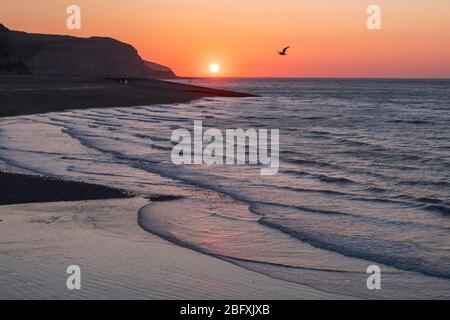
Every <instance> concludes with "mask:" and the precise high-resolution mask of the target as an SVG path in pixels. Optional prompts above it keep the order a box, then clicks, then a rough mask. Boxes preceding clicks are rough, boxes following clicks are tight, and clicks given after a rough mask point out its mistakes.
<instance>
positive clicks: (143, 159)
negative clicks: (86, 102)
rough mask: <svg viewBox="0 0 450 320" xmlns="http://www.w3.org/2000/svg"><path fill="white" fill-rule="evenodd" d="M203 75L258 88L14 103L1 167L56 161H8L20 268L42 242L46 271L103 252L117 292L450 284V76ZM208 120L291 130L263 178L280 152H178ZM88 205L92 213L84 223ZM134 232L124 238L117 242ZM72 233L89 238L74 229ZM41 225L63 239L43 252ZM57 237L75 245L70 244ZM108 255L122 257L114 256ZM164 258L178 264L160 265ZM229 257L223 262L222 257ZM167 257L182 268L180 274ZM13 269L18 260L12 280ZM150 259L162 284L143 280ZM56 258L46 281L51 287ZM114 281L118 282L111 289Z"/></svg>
mask: <svg viewBox="0 0 450 320" xmlns="http://www.w3.org/2000/svg"><path fill="white" fill-rule="evenodd" d="M179 81H189V80H179ZM190 82H192V83H194V84H196V86H195V87H191V86H188V85H187V87H184V85H182V84H177V85H176V86H178V88H189V90H191V89H192V90H203V89H198V88H201V87H211V86H213V87H216V88H223V89H226V90H229V91H225V92H228V93H229V92H234V91H237V92H241V91H243V92H250V93H252V94H253V96H245V97H233V96H223V95H219V96H217V97H216V96H211V95H208V96H201V95H200V96H199V98H198V99H194V100H191V99H189V100H188V101H184V102H175V103H171V102H165V103H158V102H156V103H154V104H152V103H149V104H146V105H136V106H128V107H127V106H122V105H121V106H120V107H119V106H118V107H110V108H103V107H101V106H100V107H99V108H81V109H76V108H75V109H73V108H70V109H64V108H63V110H61V111H54V112H48V113H40V114H24V115H17V116H13V117H3V118H1V119H0V160H1V161H3V165H1V166H0V167H3V168H4V170H3V171H7V172H16V173H21V174H22V175H30V174H31V175H38V176H41V178H35V179H39V180H35V179H32V180H30V178H29V177H24V176H11V175H4V177H5V179H6V180H5V181H6V182H5V183H3V185H2V188H3V189H4V190H5V191H4V192H2V194H5V193H6V194H7V196H6V197H5V196H3V198H4V199H6V200H8V202H4V204H8V206H2V215H1V217H0V219H1V220H3V222H1V224H2V228H4V229H2V230H5V232H2V233H1V234H2V236H3V235H5V236H4V237H5V240H3V239H2V241H3V244H4V245H3V246H2V248H3V247H4V248H5V249H4V250H5V252H6V253H5V257H4V258H3V260H4V261H9V260H8V259H13V260H11V261H12V262H11V263H10V264H9V267H8V270H10V269H11V268H13V267H12V266H13V265H14V263H17V265H20V264H21V260H20V259H25V258H26V257H27V254H28V253H30V255H29V256H30V257H31V258H32V259H31V261H36V263H38V262H37V261H38V259H37V258H36V259H35V257H34V254H36V255H37V256H42V257H44V258H45V259H44V262H43V266H42V268H41V270H44V271H43V272H44V273H45V272H47V271H45V270H47V269H51V270H53V268H58V270H61V269H62V270H63V274H62V275H61V277H66V274H65V273H64V270H65V269H64V268H63V267H62V266H61V265H60V264H58V263H59V261H62V260H64V259H66V258H67V259H66V260H64V263H65V264H68V263H70V262H69V260H76V261H80V260H81V261H82V262H80V263H77V262H72V263H73V264H74V265H79V266H80V267H81V268H82V270H84V269H83V267H82V265H83V264H85V265H86V266H87V272H88V273H89V270H92V269H94V271H93V272H94V276H91V277H94V278H96V279H97V278H98V279H100V283H98V286H99V287H106V288H108V290H109V289H110V284H105V283H109V282H108V281H113V282H115V283H122V282H119V278H123V279H126V280H124V281H125V282H124V283H122V284H121V285H123V286H127V288H128V289H127V290H128V291H127V293H123V294H119V293H117V295H115V296H114V297H119V296H120V297H121V298H123V299H127V298H133V297H136V295H142V297H145V298H157V295H158V294H161V295H162V296H164V297H173V298H177V299H178V298H188V299H190V298H205V297H206V296H207V295H208V294H210V295H211V297H214V298H216V297H217V298H218V297H222V298H224V299H225V298H226V299H228V298H229V297H231V296H232V295H236V298H244V297H249V298H269V299H278V298H280V297H283V298H286V299H302V298H306V299H309V298H314V297H320V298H339V297H344V298H359V299H447V298H448V294H449V292H450V282H449V280H448V279H449V273H448V268H447V266H448V261H449V260H448V259H449V257H448V248H447V244H448V241H449V236H448V230H449V228H450V225H449V220H448V212H449V211H448V210H449V209H448V208H449V207H450V203H449V201H448V199H449V196H448V170H446V168H448V160H447V159H448V150H449V148H448V139H436V138H435V137H436V136H439V137H440V136H442V137H445V136H446V130H447V129H448V119H449V113H448V110H447V109H446V108H442V106H443V105H446V104H448V101H449V100H448V99H449V96H450V95H449V92H448V89H447V88H448V81H446V80H445V81H444V80H441V81H439V80H377V79H368V80H351V79H337V80H336V79H213V80H211V79H198V80H193V79H191V80H190ZM165 85H167V86H169V87H170V86H172V83H167V84H165ZM179 86H181V87H179ZM194 88H195V89H194ZM208 90H209V89H208ZM150 92H151V90H150ZM170 92H172V91H171V90H168V91H166V93H170ZM177 92H178V91H177V90H175V91H174V92H172V94H177ZM220 92H224V91H220ZM373 92H376V93H377V95H376V98H374V97H373V95H374V93H373ZM367 97H371V99H370V100H367ZM393 97H394V98H393ZM436 97H439V98H436ZM384 99H391V100H389V102H388V103H385V102H383V101H385V100H384ZM169 101H170V100H169ZM386 101H387V100H386ZM30 110H31V109H30ZM368 115H370V116H368ZM197 120H202V123H203V128H204V129H205V130H207V129H218V130H220V131H221V132H224V131H223V130H226V129H228V128H257V129H259V128H267V129H274V128H275V129H276V128H278V129H280V154H279V158H280V161H279V171H278V173H277V174H276V175H273V176H263V175H261V170H260V169H261V167H262V166H260V165H250V164H248V165H220V164H215V165H206V164H204V165H195V164H194V165H175V164H174V163H173V161H172V159H171V153H172V150H173V146H174V144H173V142H172V141H171V136H172V133H173V132H174V130H177V129H185V130H187V131H188V132H191V131H192V128H193V125H194V123H195V121H197ZM380 124H382V125H380ZM406 132H407V133H408V134H405V133H406ZM412 141H414V143H412ZM42 177H47V178H42ZM49 177H50V178H51V180H48V178H49ZM11 179H15V180H17V181H15V182H14V183H13V181H12V180H11ZM41 179H45V180H41ZM68 180H69V181H71V182H70V183H68V182H67V181H68ZM8 188H9V189H8ZM17 190H19V191H21V192H17ZM60 190H62V191H61V192H59V191H60ZM80 190H84V191H83V192H81V191H80ZM86 190H89V191H86ZM21 193H22V194H21ZM30 194H32V195H33V196H30ZM130 197H131V198H130ZM15 199H16V200H15ZM6 200H5V201H6ZM36 201H37V202H40V203H39V204H36V203H35V202H36ZM48 201H52V202H48ZM61 201H63V202H61ZM64 201H66V202H64ZM30 202H31V203H30ZM112 204H113V205H112ZM122 204H124V206H123V210H122V209H120V208H121V206H122ZM19 207H20V210H21V213H18V211H17V210H16V209H17V208H19ZM116 207H117V209H116ZM116 210H117V212H116ZM105 211H107V212H108V213H107V214H106V213H105ZM25 212H26V213H25ZM33 212H36V216H33ZM115 212H116V213H115ZM120 212H121V213H120ZM11 213H12V214H11ZM30 213H31V214H30ZM41 213H42V216H41ZM105 215H106V216H107V217H108V219H107V223H106V226H105V227H101V228H102V229H105V228H107V230H108V232H107V236H106V237H105V238H99V237H97V236H98V235H97V234H96V233H95V231H98V229H96V228H98V227H99V226H100V225H104V224H103V223H104V217H106V216H105ZM15 216H17V217H19V220H17V221H15V220H14V219H12V218H11V217H15ZM84 216H85V217H86V218H82V217H84ZM125 216H126V217H128V219H129V220H123V219H124V217H125ZM20 217H22V218H23V219H25V220H20V219H22V218H20ZM78 217H79V218H80V219H79V220H77V222H76V224H73V223H72V222H70V221H71V220H73V219H77V218H78ZM26 219H29V220H26ZM33 219H34V220H33ZM83 219H84V220H83ZM31 220H33V221H38V223H35V222H30V221H31ZM20 227H24V228H26V230H25V229H20ZM43 228H44V229H43ZM47 228H49V229H47ZM80 228H81V229H82V230H81V229H80ZM129 228H131V229H129ZM44 230H47V231H48V232H46V231H44ZM127 230H130V232H128V231H127ZM93 231H94V232H93ZM110 231H111V232H112V234H113V235H114V236H113V235H112V234H111V233H110ZM102 234H103V233H102ZM117 234H119V235H121V237H122V238H123V239H122V240H124V241H120V242H119V241H118V242H117V243H116V242H114V243H112V244H113V245H111V246H110V245H109V244H108V243H109V241H112V240H111V239H110V238H114V239H115V240H114V241H116V240H117V239H116V238H117V237H116V235H117ZM6 235H8V238H7V237H6ZM28 235H29V236H30V237H31V238H32V239H33V240H29V238H27V237H28ZM70 235H74V236H76V238H77V239H76V240H73V241H72V240H71V241H70V242H66V240H67V237H70ZM140 235H142V236H144V235H145V236H144V238H141V237H140ZM49 237H55V238H49ZM21 238H23V239H24V241H22V242H21V241H20V239H21ZM136 239H137V241H134V240H136ZM40 240H43V241H44V245H43V247H45V248H48V249H42V250H40V251H36V252H35V251H34V246H33V244H35V243H38V242H39V241H40ZM53 241H55V242H53ZM49 243H50V245H47V244H49ZM56 243H61V245H62V246H63V248H64V250H63V251H64V252H70V253H69V254H65V253H64V252H62V251H58V250H56V249H55V248H57V245H56ZM159 243H161V244H164V246H159ZM74 244H75V247H74V246H73V245H74ZM157 244H158V245H157ZM19 245H22V247H19V249H18V250H16V249H15V248H18V246H19ZM76 248H83V249H82V250H81V251H80V250H78V249H76ZM53 249H55V250H53ZM147 249H148V250H149V251H151V252H152V253H151V256H149V253H148V252H147V251H146V250H147ZM73 250H75V251H73ZM32 252H34V253H33V254H31V253H32ZM103 253H105V254H108V259H110V260H111V262H109V260H107V259H106V258H105V259H99V258H100V257H102V255H103ZM135 253H136V254H135ZM109 254H110V255H111V256H109ZM165 257H167V259H166V258H165ZM169 257H170V259H172V260H170V259H169ZM19 258H20V259H19ZM61 259H62V260H61ZM157 261H159V262H161V264H157V265H154V264H152V263H153V262H157ZM159 262H158V263H159ZM197 262H201V263H202V264H203V263H204V264H205V266H206V267H200V266H198V265H197V264H196V263H197ZM213 262H214V263H216V264H217V265H215V266H217V267H210V263H213ZM33 263H34V262H33ZM110 263H111V265H110ZM171 263H172V264H171ZM128 264H130V266H129V267H128V266H127V265H128ZM4 265H5V266H6V265H7V264H6V263H5V264H4ZM118 265H121V267H120V268H119V267H118ZM162 265H164V266H167V265H171V266H172V267H173V268H172V267H171V268H170V270H169V271H167V272H166V273H164V276H162V275H161V273H160V271H158V270H160V269H161V268H163V267H162ZM373 266H376V267H378V268H380V270H381V275H382V277H381V279H382V280H381V288H382V289H380V290H371V289H370V288H369V287H368V286H367V280H368V277H369V276H370V274H368V271H367V270H370V268H372V267H373ZM66 267H67V266H66ZM96 267H98V268H99V269H96ZM122 268H123V269H122ZM126 268H128V269H126ZM100 269H102V270H107V271H106V272H107V275H106V276H102V275H100V273H101V272H100V271H99V270H100ZM125 269H126V270H132V271H130V272H129V273H127V272H126V270H125ZM225 269H226V270H228V271H224V270H225ZM8 270H6V273H3V274H6V275H7V276H6V280H7V282H8V286H11V285H12V284H11V283H14V281H13V278H12V277H13V276H11V272H9V271H8ZM164 270H166V269H164ZM174 270H178V273H179V274H180V275H181V276H182V277H185V278H186V279H188V278H194V279H197V275H198V277H199V278H198V279H199V280H198V282H201V280H200V278H201V275H205V276H206V277H207V279H208V280H206V284H204V285H207V286H211V287H213V288H220V287H221V286H222V285H223V284H224V283H225V284H226V286H227V287H226V288H225V289H223V290H222V289H217V290H216V291H214V290H212V289H211V290H212V291H209V289H203V288H200V289H199V287H196V286H195V285H192V284H191V283H190V282H189V281H187V280H186V281H187V282H183V281H182V280H180V279H178V278H177V277H178V274H172V273H174ZM189 270H190V271H189ZM233 270H234V271H233ZM184 271H186V272H187V273H183V272H184ZM188 271H189V272H188ZM27 272H28V271H27ZM27 272H25V271H24V272H21V273H20V277H23V278H20V277H19V279H21V280H20V281H18V283H22V284H23V283H32V279H31V278H30V277H31V276H29V274H28V273H27ZM227 272H230V273H227ZM234 272H236V274H235V273H234ZM142 273H143V274H145V278H149V279H151V280H152V281H154V282H156V283H158V284H159V285H154V286H152V285H151V283H149V282H143V280H142V278H140V274H142ZM148 273H149V274H148ZM155 273H156V274H159V275H160V277H159V276H156V275H155ZM45 274H46V275H45V276H42V278H41V279H40V280H39V281H40V282H42V283H44V282H46V281H47V284H46V286H47V285H48V286H50V287H51V286H52V285H51V283H50V282H48V281H50V280H48V279H47V280H45V278H47V275H48V273H45ZM115 274H119V276H117V277H116V276H115ZM222 274H225V277H228V278H229V280H230V281H231V282H228V280H227V279H223V278H224V277H223V275H222ZM209 276H211V278H209ZM158 277H159V278H158ZM236 277H244V278H245V279H247V280H245V281H244V280H243V279H242V278H239V280H237V279H238V278H236ZM256 278H258V279H260V280H261V281H268V282H270V284H269V283H268V282H267V283H266V282H265V283H266V284H264V285H262V284H261V286H262V287H264V288H262V287H259V288H262V289H256V292H253V293H250V292H249V290H248V287H247V289H246V288H243V287H242V286H241V284H247V283H248V281H256V280H255V279H256ZM108 279H110V280H108ZM111 279H112V280H111ZM168 279H169V280H168ZM172 279H176V280H174V281H175V284H174V286H175V287H182V288H188V287H189V286H192V287H193V288H197V289H198V290H199V291H195V292H194V294H192V293H190V292H184V291H181V290H179V291H177V292H175V291H176V290H172V289H173V288H172V289H171V288H170V285H169V284H170V283H171V282H170V281H172ZM264 279H265V280H264ZM6 280H5V281H6ZM235 280H236V281H235ZM241 280H242V281H241ZM52 281H55V280H52ZM58 281H59V280H58ZM196 281H197V280H196ZM165 282H167V283H166V286H164V287H163V283H165ZM142 283H143V284H144V285H142ZM256 283H258V281H256ZM288 284H289V285H288ZM58 285H60V286H64V285H65V284H64V282H62V283H60V282H58ZM141 285H142V286H141ZM287 285H288V286H289V288H292V289H294V288H297V289H295V290H297V291H295V292H296V293H295V294H293V291H291V289H286V288H287V287H286V286H287ZM36 286H37V285H36ZM111 286H113V285H112V284H111ZM290 286H292V287H290ZM89 287H90V288H91V293H92V292H94V291H93V289H92V287H93V286H92V285H89ZM153 288H154V289H153ZM252 288H254V287H252ZM311 288H314V289H311ZM197 289H195V290H197ZM62 290H65V289H64V287H63V289H62ZM202 290H205V291H202ZM310 290H314V293H313V294H310V293H311V292H312V291H310ZM111 291H114V290H113V289H111ZM7 292H9V291H7ZM122 292H125V291H122ZM131 292H134V293H133V294H132V293H131ZM150 292H151V293H150ZM144 293H145V294H144ZM34 294H35V293H30V295H34ZM61 294H62V293H61ZM68 294H70V292H69V293H68ZM80 294H81V293H80ZM82 294H85V296H82V298H87V299H91V298H94V296H90V295H88V294H87V293H82ZM103 294H104V295H105V297H109V295H108V294H106V293H103V292H102V293H99V292H97V293H95V295H96V297H101V296H102V295H103ZM161 295H160V296H161ZM62 296H63V297H66V296H65V295H63V294H62Z"/></svg>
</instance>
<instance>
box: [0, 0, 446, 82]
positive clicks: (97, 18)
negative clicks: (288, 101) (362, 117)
mask: <svg viewBox="0 0 450 320" xmlns="http://www.w3.org/2000/svg"><path fill="white" fill-rule="evenodd" d="M73 4H75V5H78V6H79V7H80V8H81V29H80V30H69V29H67V27H66V20H67V17H68V15H67V14H66V9H67V7H68V6H69V5H73ZM369 5H378V6H379V7H380V9H381V30H369V29H368V28H367V25H366V21H367V19H368V17H369V14H368V13H367V12H366V10H367V8H368V6H369ZM449 17H450V1H448V0H432V1H429V0H370V1H366V0H308V1H306V0H214V1H212V0H127V1H125V0H95V1H92V0H70V1H66V0H40V1H30V0H0V23H3V24H4V25H5V26H7V27H8V28H10V29H14V30H21V31H27V32H33V33H52V34H68V35H74V36H83V37H88V36H93V35H98V36H110V37H113V38H116V39H118V40H121V41H123V42H127V43H130V44H132V45H133V46H134V47H135V48H136V49H137V50H138V52H139V54H140V55H141V56H142V57H143V58H144V59H147V60H150V61H154V62H158V63H161V64H164V65H167V66H169V67H171V68H172V69H173V70H174V71H175V72H176V73H177V74H178V75H180V76H210V75H211V72H210V70H209V67H210V65H211V64H213V63H215V64H217V65H219V66H220V71H219V72H217V74H216V75H217V76H225V77H227V76H239V77H414V78H415V77H427V78H450V18H449ZM288 45H290V46H292V48H291V49H290V50H289V51H288V55H287V56H278V55H277V53H276V51H277V50H280V49H282V48H283V47H285V46H288Z"/></svg>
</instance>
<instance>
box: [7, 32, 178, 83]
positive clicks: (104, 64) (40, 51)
mask: <svg viewBox="0 0 450 320" xmlns="http://www.w3.org/2000/svg"><path fill="white" fill-rule="evenodd" d="M0 73H29V74H34V75H51V76H87V77H133V78H175V77H176V76H175V74H174V73H173V72H172V70H170V69H169V68H167V67H164V66H161V65H158V64H156V63H151V62H150V63H149V62H146V61H144V60H142V59H141V57H140V56H139V54H138V52H137V51H136V49H135V48H134V47H132V46H131V45H129V44H126V43H123V42H120V41H118V40H115V39H112V38H105V37H91V38H78V37H72V36H61V35H45V34H31V33H26V32H19V31H11V30H8V29H7V28H6V27H4V26H3V25H1V24H0Z"/></svg>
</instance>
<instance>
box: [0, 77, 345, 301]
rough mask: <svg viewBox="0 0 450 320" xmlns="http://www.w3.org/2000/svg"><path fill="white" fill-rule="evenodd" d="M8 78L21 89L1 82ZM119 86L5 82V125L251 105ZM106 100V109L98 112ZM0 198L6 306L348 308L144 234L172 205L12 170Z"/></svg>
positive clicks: (0, 113) (148, 83)
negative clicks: (116, 110)
mask: <svg viewBox="0 0 450 320" xmlns="http://www.w3.org/2000/svg"><path fill="white" fill-rule="evenodd" d="M7 78H9V79H15V81H16V82H14V81H13V82H7V81H6V82H5V79H7ZM19 78H20V81H21V82H22V83H17V81H19ZM36 79H40V80H43V83H39V84H37V83H36V81H35V80H36ZM56 80H58V81H56ZM20 81H19V82H20ZM55 81H56V82H55ZM115 81H116V80H113V79H107V80H95V79H89V80H86V79H67V78H64V79H62V78H50V77H17V76H0V117H9V116H18V115H26V114H34V113H46V112H56V111H64V110H68V109H87V108H94V107H96V108H99V107H102V108H103V107H104V108H109V107H116V106H117V107H118V106H121V107H124V106H127V105H126V104H130V105H129V106H133V105H139V104H155V103H177V102H188V101H191V100H194V99H199V98H202V97H215V96H216V97H217V96H220V97H249V96H251V95H247V94H241V93H235V92H230V91H223V90H214V89H208V88H202V87H195V86H188V85H183V84H176V83H168V82H163V81H157V80H132V81H131V82H130V83H129V84H128V85H120V86H117V85H115ZM86 82H87V83H86ZM106 83H107V84H106ZM117 89H120V90H117ZM113 91H115V93H114V94H113V95H112V96H113V97H111V96H108V95H109V94H110V93H112V92H113ZM80 92H83V95H82V96H80V95H79V94H80ZM131 93H133V94H131ZM134 93H137V95H135V94H134ZM168 93H170V94H168ZM97 94H100V95H99V96H96V95H97ZM122 94H124V96H121V95H122ZM119 96H120V97H121V98H118V99H116V98H117V97H119ZM2 97H3V98H4V97H7V99H2ZM8 99H9V100H8ZM15 99H18V100H17V101H16V100H15ZM77 99H78V100H79V101H77ZM89 99H93V100H92V101H91V100H89ZM104 99H109V100H108V101H109V103H107V104H102V103H103V102H104V101H105V100H104ZM12 100H15V102H14V103H13V104H8V101H9V103H10V102H11V101H12ZM63 100H64V101H66V103H64V104H61V101H63ZM137 101H147V102H145V103H144V102H142V103H137ZM149 101H150V102H149ZM75 102H76V103H78V105H77V106H75V105H73V104H72V103H75ZM123 103H125V105H123ZM1 163H2V162H1V160H0V164H1ZM0 191H1V195H0V234H2V239H1V242H2V250H1V251H0V258H1V259H2V265H0V272H1V273H2V275H4V276H3V277H2V279H0V287H1V288H2V290H0V300H2V299H291V300H295V299H348V298H350V297H347V296H342V295H338V294H333V293H327V292H324V291H321V290H318V289H314V288H312V287H307V286H303V285H299V284H296V283H292V282H288V281H284V280H279V279H276V278H272V277H269V276H267V275H264V274H262V273H258V272H255V271H251V270H248V269H246V268H243V267H240V266H237V265H235V264H233V263H231V262H227V261H224V260H222V259H218V258H216V257H212V256H210V255H207V254H203V253H199V252H196V251H194V250H192V249H188V248H185V247H182V246H179V245H176V244H173V243H171V242H169V241H167V240H165V239H163V238H161V237H159V236H158V235H155V234H153V233H150V232H148V231H146V230H144V229H143V228H142V227H141V226H140V225H139V223H138V219H139V212H140V210H142V209H143V208H144V207H145V206H147V205H148V204H149V203H152V202H153V203H155V202H164V201H172V200H176V199H178V198H179V197H178V196H176V195H172V196H170V195H158V194H152V195H149V196H147V197H145V198H144V197H142V196H137V195H134V194H132V193H130V192H128V191H126V190H120V189H115V188H110V187H106V186H102V185H95V184H90V183H84V182H75V181H68V180H61V179H56V178H49V177H43V176H39V175H34V174H30V173H29V172H22V171H21V170H16V169H15V167H14V166H10V165H8V164H6V165H2V166H1V167H0ZM49 248H52V249H51V250H48V249H49ZM124 261H126V263H123V262H124ZM73 264H75V265H80V267H81V268H82V270H83V271H82V272H83V279H84V280H83V284H82V288H83V289H82V290H80V291H69V290H67V288H66V286H65V284H66V277H67V274H66V273H65V271H66V268H67V266H68V265H73Z"/></svg>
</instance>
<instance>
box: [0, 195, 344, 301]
mask: <svg viewBox="0 0 450 320" xmlns="http://www.w3.org/2000/svg"><path fill="white" fill-rule="evenodd" d="M146 203H148V200H146V199H142V198H133V199H122V200H120V199H115V200H96V201H76V202H56V203H45V204H27V205H13V206H0V217H1V219H2V221H1V222H0V232H1V235H2V237H1V242H2V249H1V252H0V260H1V261H2V263H1V265H0V273H1V275H2V277H1V278H0V287H1V290H0V299H121V300H122V299H331V298H340V297H343V296H339V295H335V294H327V293H324V292H322V291H319V290H316V289H312V288H309V287H306V286H301V285H297V284H294V283H290V282H285V281H281V280H276V279H273V278H270V277H267V276H264V275H261V274H258V273H256V272H252V271H248V270H245V269H242V268H239V267H237V266H235V265H232V264H231V263H228V262H224V261H220V260H217V259H215V258H212V257H209V256H207V255H202V254H200V253H197V252H194V251H192V250H189V249H186V248H182V247H178V246H175V245H173V244H171V243H169V242H167V241H165V240H162V239H161V238H158V237H157V236H154V235H152V234H150V233H147V232H145V231H144V230H142V229H141V228H140V227H139V226H138V225H137V222H136V221H137V212H138V211H139V209H140V208H141V207H142V206H144V205H145V204H146ZM69 265H78V266H79V267H80V268H81V277H82V278H81V279H82V280H81V281H82V288H81V290H73V291H70V290H68V289H67V288H66V279H67V277H68V276H69V275H68V274H66V273H65V272H66V269H67V267H68V266H69Z"/></svg>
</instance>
